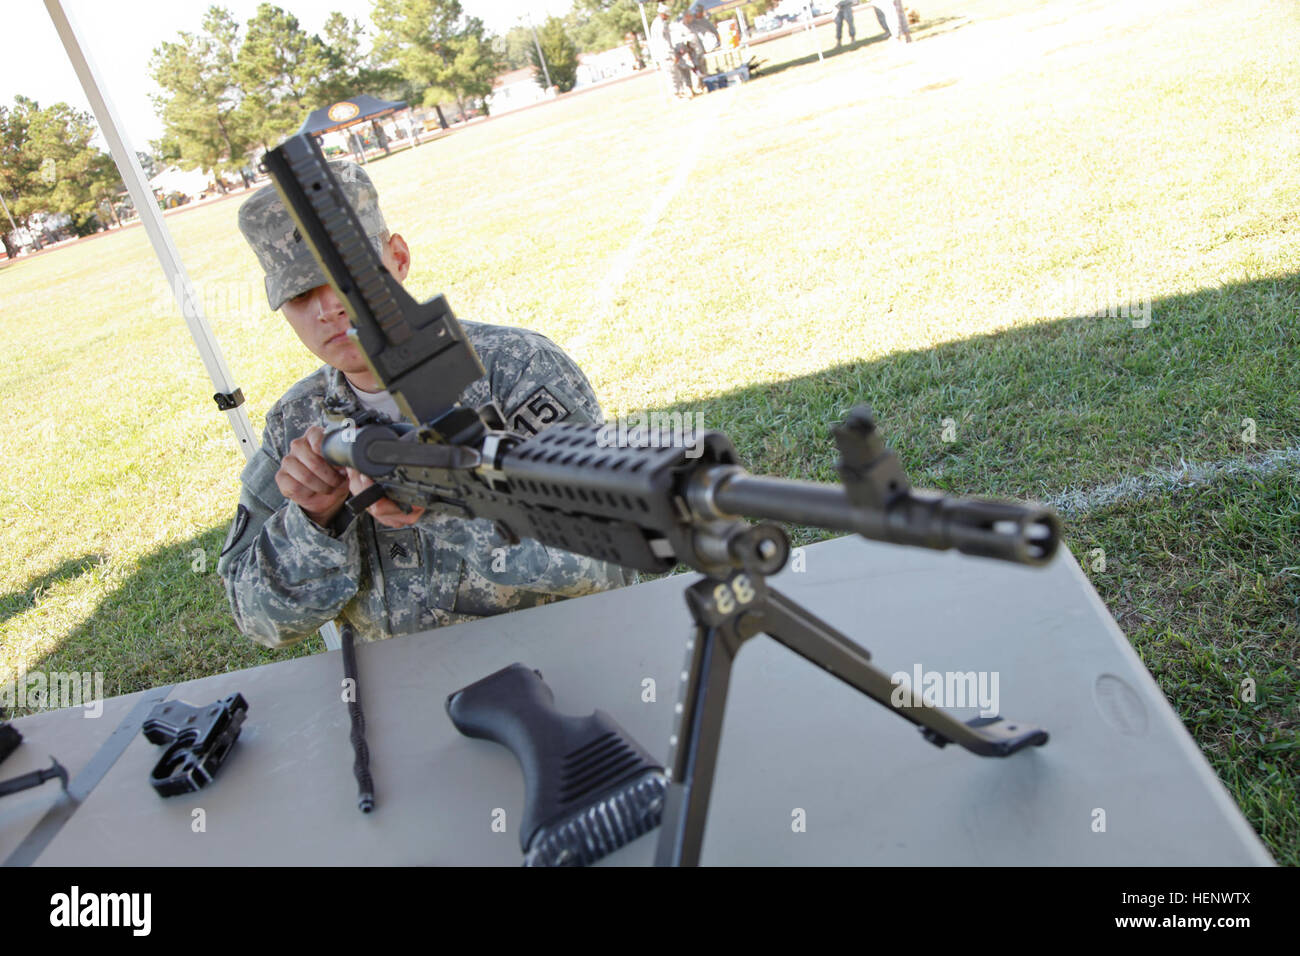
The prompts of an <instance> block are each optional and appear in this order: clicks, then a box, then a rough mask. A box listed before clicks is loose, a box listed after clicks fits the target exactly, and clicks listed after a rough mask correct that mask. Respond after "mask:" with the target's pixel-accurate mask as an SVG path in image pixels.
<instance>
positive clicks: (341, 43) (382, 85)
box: [320, 12, 405, 102]
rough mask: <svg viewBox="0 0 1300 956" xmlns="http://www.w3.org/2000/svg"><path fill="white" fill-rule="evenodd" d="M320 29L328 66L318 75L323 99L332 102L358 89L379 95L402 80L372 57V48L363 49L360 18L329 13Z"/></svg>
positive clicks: (354, 94)
mask: <svg viewBox="0 0 1300 956" xmlns="http://www.w3.org/2000/svg"><path fill="white" fill-rule="evenodd" d="M324 33H325V48H326V54H327V57H328V59H329V70H328V72H327V73H325V74H324V75H322V76H321V77H320V92H321V93H322V94H324V96H323V99H325V100H328V101H331V102H333V101H335V100H341V99H346V98H348V97H351V96H356V95H358V94H360V93H369V94H371V95H372V96H379V95H381V94H383V93H384V92H385V91H387V90H388V89H390V88H392V87H394V86H397V85H399V84H400V83H401V82H402V76H401V74H400V73H399V72H398V71H397V70H395V69H386V68H384V67H382V66H381V65H380V64H379V63H378V62H377V61H376V59H375V55H374V50H373V49H371V50H366V51H364V52H363V45H364V40H365V36H366V28H365V26H364V25H363V24H362V23H361V21H360V20H349V19H348V18H347V17H345V16H344V15H343V14H341V13H338V12H335V13H331V14H330V15H329V19H328V20H326V21H325V29H324ZM398 98H399V99H404V98H405V97H398Z"/></svg>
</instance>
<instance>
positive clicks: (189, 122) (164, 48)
mask: <svg viewBox="0 0 1300 956" xmlns="http://www.w3.org/2000/svg"><path fill="white" fill-rule="evenodd" d="M203 31H204V32H203V33H202V34H200V35H194V34H190V33H184V32H182V33H181V34H180V35H179V39H178V41H177V42H174V43H166V42H164V43H163V44H162V45H161V46H159V47H157V48H156V49H155V50H154V52H153V58H152V59H151V60H150V64H149V69H150V73H151V75H152V76H153V79H154V82H156V83H157V84H158V86H159V87H161V88H162V90H163V91H164V93H163V95H162V96H155V97H154V108H155V109H156V110H157V111H158V114H159V118H160V119H161V120H162V123H163V141H164V142H166V143H167V144H168V146H169V148H170V150H174V151H175V153H176V154H177V155H178V159H179V165H180V166H181V167H182V168H184V169H203V170H206V171H209V172H211V173H212V174H213V175H214V176H215V177H216V180H217V184H218V185H219V186H220V188H221V190H222V191H223V192H224V191H225V184H224V183H223V181H222V178H221V174H222V173H224V172H227V171H230V170H238V171H239V174H240V176H242V177H243V178H244V185H245V186H247V185H248V177H247V175H246V174H245V173H244V171H243V167H244V166H245V165H246V163H247V156H248V151H249V148H250V147H251V146H252V128H251V127H252V124H251V123H250V119H251V117H250V116H249V114H248V112H247V110H246V109H245V100H246V96H245V93H244V90H243V88H242V87H241V86H240V84H239V83H238V81H237V80H236V76H235V64H236V61H237V59H238V57H239V54H240V44H239V24H238V23H236V22H235V19H234V17H233V15H232V14H231V13H230V12H229V11H228V10H225V9H223V8H222V7H217V6H212V7H209V8H208V11H207V13H206V14H205V15H204V17H203Z"/></svg>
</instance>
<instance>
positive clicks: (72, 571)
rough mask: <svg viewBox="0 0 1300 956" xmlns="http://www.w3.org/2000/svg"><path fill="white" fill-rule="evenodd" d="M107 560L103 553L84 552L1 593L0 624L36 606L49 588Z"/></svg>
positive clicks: (78, 575)
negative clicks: (11, 589) (21, 584)
mask: <svg viewBox="0 0 1300 956" xmlns="http://www.w3.org/2000/svg"><path fill="white" fill-rule="evenodd" d="M105 560H107V559H106V556H105V555H103V554H83V555H82V556H81V557H79V558H69V559H68V560H67V561H64V562H63V563H62V564H60V565H59V566H58V567H57V568H55V569H54V570H52V571H47V572H46V573H45V574H42V575H40V576H39V577H36V578H33V579H32V580H30V581H28V582H27V583H26V584H24V585H23V586H22V587H21V588H20V589H18V590H17V591H10V592H9V593H8V594H0V624H4V623H5V621H7V620H9V619H10V618H11V617H13V616H14V615H16V614H22V613H23V612H24V611H28V610H30V609H31V608H33V607H35V606H36V604H37V603H38V602H39V601H40V600H41V596H42V595H43V594H44V593H45V591H46V590H48V589H49V588H52V587H54V586H55V585H58V584H62V583H63V582H65V581H71V580H73V579H74V578H79V577H81V576H82V575H83V574H86V573H88V572H90V571H92V570H94V569H95V568H96V567H98V566H99V565H100V564H102V563H103V562H104V561H105Z"/></svg>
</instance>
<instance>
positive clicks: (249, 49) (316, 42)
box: [234, 3, 340, 149]
mask: <svg viewBox="0 0 1300 956" xmlns="http://www.w3.org/2000/svg"><path fill="white" fill-rule="evenodd" d="M339 69H340V67H339V57H338V55H337V54H336V53H334V52H333V51H331V50H330V49H329V48H328V47H327V46H326V45H325V43H324V41H322V40H321V38H320V37H318V36H316V35H314V34H310V35H309V34H308V33H306V31H304V30H303V29H302V28H301V27H300V26H299V25H298V18H297V17H295V16H294V15H293V14H291V13H289V12H288V11H286V10H283V9H281V8H280V7H277V6H274V5H272V4H269V3H263V4H262V5H261V6H259V7H258V8H257V15H256V16H254V17H253V19H251V20H249V21H248V27H247V33H246V35H245V36H244V42H243V45H242V46H240V48H239V54H238V56H237V57H236V58H235V64H234V75H235V79H236V80H237V81H238V82H239V85H240V86H241V87H242V89H243V91H244V100H243V103H242V104H241V114H242V118H243V119H244V121H245V122H246V123H247V127H248V129H249V131H250V135H251V137H252V140H253V142H255V143H261V144H262V146H263V147H265V148H266V149H270V148H271V146H272V145H274V144H275V143H277V142H279V141H280V139H282V138H283V137H285V136H287V135H289V134H291V133H293V132H295V131H296V130H297V129H298V127H299V126H301V125H302V122H303V120H305V119H306V118H307V115H308V114H309V113H310V112H311V111H312V110H313V109H314V108H315V107H316V106H318V105H319V102H318V101H321V100H326V99H329V96H328V95H327V94H328V90H326V89H324V88H323V84H322V78H325V84H326V85H327V84H328V83H329V81H330V80H331V78H334V77H336V76H337V74H338V71H339Z"/></svg>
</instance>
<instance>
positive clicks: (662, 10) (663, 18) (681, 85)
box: [650, 3, 695, 99]
mask: <svg viewBox="0 0 1300 956" xmlns="http://www.w3.org/2000/svg"><path fill="white" fill-rule="evenodd" d="M674 27H675V28H676V29H674ZM685 42H686V37H685V36H683V35H682V27H681V25H680V24H673V23H671V22H669V19H668V4H666V3H661V4H659V6H658V8H657V11H656V13H655V18H654V20H653V21H652V22H651V24H650V55H651V56H652V57H653V58H654V60H655V62H656V63H657V64H659V69H661V70H663V71H664V72H665V73H667V74H668V79H669V80H670V81H671V82H672V85H673V95H674V96H676V97H679V98H681V99H689V98H690V97H692V96H694V95H695V94H694V91H693V90H692V89H691V71H690V67H688V66H687V65H686V63H685V62H684V61H685V60H686V57H687V54H686V52H685V51H684V50H681V49H678V47H679V46H680V45H681V44H684V43H685Z"/></svg>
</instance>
